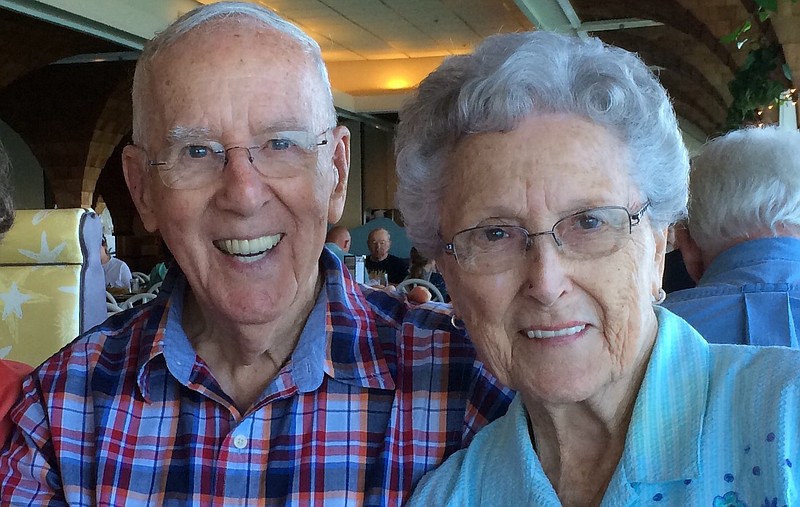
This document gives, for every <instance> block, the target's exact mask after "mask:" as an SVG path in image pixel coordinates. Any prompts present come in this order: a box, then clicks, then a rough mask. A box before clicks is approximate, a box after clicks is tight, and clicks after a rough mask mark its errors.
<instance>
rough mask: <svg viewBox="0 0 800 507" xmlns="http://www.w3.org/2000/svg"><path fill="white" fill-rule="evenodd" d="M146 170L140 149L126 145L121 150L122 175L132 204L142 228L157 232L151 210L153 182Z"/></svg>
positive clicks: (155, 220) (156, 220)
mask: <svg viewBox="0 0 800 507" xmlns="http://www.w3.org/2000/svg"><path fill="white" fill-rule="evenodd" d="M148 169H149V167H148V166H147V164H146V162H145V155H144V151H143V150H142V149H141V148H139V147H138V146H133V145H128V146H126V147H125V148H124V149H123V150H122V173H123V174H124V175H125V183H126V184H127V185H128V191H129V192H130V193H131V198H132V199H133V204H134V205H136V210H137V211H138V212H139V217H140V218H141V219H142V224H144V228H145V229H147V230H148V231H149V232H155V231H157V230H158V219H157V217H156V214H155V211H154V208H153V181H152V177H151V175H150V171H149V170H148Z"/></svg>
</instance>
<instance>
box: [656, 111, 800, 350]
mask: <svg viewBox="0 0 800 507" xmlns="http://www.w3.org/2000/svg"><path fill="white" fill-rule="evenodd" d="M690 196H691V197H690V200H689V221H688V227H687V229H686V230H678V233H679V235H678V245H679V248H680V251H681V254H682V255H683V258H684V262H685V263H686V267H687V270H688V272H689V274H690V275H691V276H692V278H694V280H695V281H697V287H695V288H693V289H685V290H682V291H677V292H673V293H672V294H670V295H669V296H668V297H667V300H666V302H665V303H664V306H665V307H667V308H669V309H670V310H672V311H673V312H675V313H677V314H678V315H680V316H682V317H683V318H684V319H686V320H687V321H688V322H689V323H690V324H692V325H693V326H694V327H695V328H696V329H697V330H698V331H700V333H701V334H702V335H703V336H704V337H705V338H706V339H707V340H708V341H710V342H712V343H729V342H730V341H731V337H738V339H737V340H736V343H743V344H750V345H785V346H791V347H795V348H797V347H798V340H797V334H798V331H800V132H798V131H797V130H784V129H780V128H777V127H768V128H764V129H758V128H749V129H744V130H739V131H735V132H731V133H729V134H727V135H725V136H724V137H720V138H718V139H715V140H713V141H711V142H710V143H708V145H707V146H706V148H705V150H704V151H703V152H702V153H701V154H700V155H699V156H698V157H696V158H695V159H694V161H693V169H692V173H691V176H690Z"/></svg>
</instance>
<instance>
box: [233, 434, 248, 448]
mask: <svg viewBox="0 0 800 507" xmlns="http://www.w3.org/2000/svg"><path fill="white" fill-rule="evenodd" d="M233 445H234V447H236V448H237V449H244V448H245V447H247V437H246V436H244V435H236V436H235V437H234V438H233Z"/></svg>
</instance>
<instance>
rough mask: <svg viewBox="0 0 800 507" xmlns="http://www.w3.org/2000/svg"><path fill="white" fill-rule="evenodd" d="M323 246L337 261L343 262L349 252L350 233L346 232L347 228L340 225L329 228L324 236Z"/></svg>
mask: <svg viewBox="0 0 800 507" xmlns="http://www.w3.org/2000/svg"><path fill="white" fill-rule="evenodd" d="M325 246H326V247H328V250H330V251H331V252H333V254H334V255H335V256H336V257H338V258H339V260H343V259H344V256H345V255H346V254H347V253H348V252H349V251H350V231H348V230H347V227H344V226H341V225H335V226H333V227H331V228H330V229H328V234H327V235H326V236H325Z"/></svg>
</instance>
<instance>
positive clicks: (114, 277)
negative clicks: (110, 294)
mask: <svg viewBox="0 0 800 507" xmlns="http://www.w3.org/2000/svg"><path fill="white" fill-rule="evenodd" d="M100 263H101V264H102V265H103V272H104V273H105V275H106V287H109V288H112V289H126V290H130V288H131V278H133V276H132V275H131V268H129V267H128V265H127V264H125V262H124V261H121V260H119V259H117V258H116V257H113V256H112V255H111V254H110V253H108V242H107V241H106V237H105V236H103V242H102V244H101V245H100Z"/></svg>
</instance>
